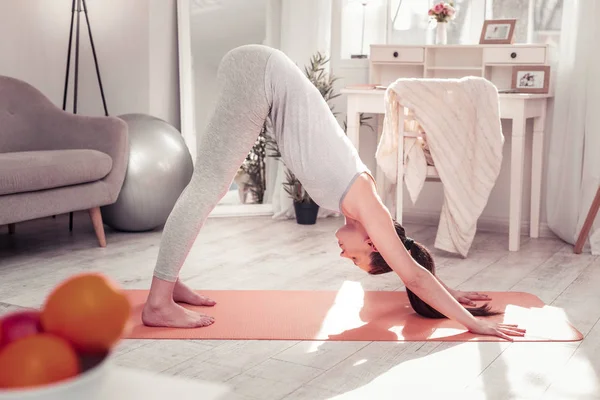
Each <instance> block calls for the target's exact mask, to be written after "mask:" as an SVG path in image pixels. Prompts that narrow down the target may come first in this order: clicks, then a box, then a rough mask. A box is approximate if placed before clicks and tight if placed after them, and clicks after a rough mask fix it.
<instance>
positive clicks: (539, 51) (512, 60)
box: [483, 46, 546, 64]
mask: <svg viewBox="0 0 600 400" xmlns="http://www.w3.org/2000/svg"><path fill="white" fill-rule="evenodd" d="M483 62H484V63H486V64H544V63H545V62H546V48H545V47H521V46H519V47H509V46H507V47H486V48H484V49H483Z"/></svg>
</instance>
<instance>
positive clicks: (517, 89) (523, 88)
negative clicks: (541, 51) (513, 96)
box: [511, 65, 550, 93]
mask: <svg viewBox="0 0 600 400" xmlns="http://www.w3.org/2000/svg"><path fill="white" fill-rule="evenodd" d="M511 89H512V91H513V92H514V93H548V92H549V90H550V66H549V65H515V66H514V67H513V70H512V79H511Z"/></svg>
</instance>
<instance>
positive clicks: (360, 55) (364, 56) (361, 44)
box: [350, 1, 367, 59]
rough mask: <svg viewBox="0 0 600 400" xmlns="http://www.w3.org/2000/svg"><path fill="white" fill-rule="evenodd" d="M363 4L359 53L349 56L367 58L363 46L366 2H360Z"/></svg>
mask: <svg viewBox="0 0 600 400" xmlns="http://www.w3.org/2000/svg"><path fill="white" fill-rule="evenodd" d="M362 6H363V17H362V36H361V40H360V54H352V55H351V56H350V58H354V59H356V58H367V55H366V54H365V53H364V48H365V23H366V14H367V2H366V1H363V2H362Z"/></svg>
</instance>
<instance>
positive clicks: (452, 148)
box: [376, 77, 504, 257]
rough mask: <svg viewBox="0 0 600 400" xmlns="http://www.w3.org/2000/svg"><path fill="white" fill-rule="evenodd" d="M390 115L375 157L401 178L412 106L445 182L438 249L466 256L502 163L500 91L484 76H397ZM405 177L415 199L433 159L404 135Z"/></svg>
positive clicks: (387, 172)
mask: <svg viewBox="0 0 600 400" xmlns="http://www.w3.org/2000/svg"><path fill="white" fill-rule="evenodd" d="M385 104H386V114H385V119H384V127H383V134H382V137H381V140H380V141H379V144H378V147H377V152H376V160H377V163H378V165H379V166H380V167H381V170H382V171H383V173H384V174H385V177H386V178H387V179H389V180H390V181H391V182H396V176H397V149H398V116H399V113H400V112H403V111H404V107H407V108H408V109H410V110H411V111H412V112H413V113H414V118H415V119H416V120H417V121H418V123H419V124H420V125H421V127H422V128H423V130H424V131H425V133H426V135H425V136H426V140H427V143H428V145H429V148H430V152H431V157H432V158H433V162H434V163H435V167H436V170H437V172H438V174H439V176H440V180H441V181H442V184H443V186H444V204H443V206H442V211H441V215H440V222H439V226H438V232H437V237H436V241H435V247H437V248H439V249H441V250H445V251H449V252H452V253H459V254H461V255H462V256H463V257H466V256H467V253H468V251H469V248H470V246H471V243H472V241H473V238H474V236H475V232H476V229H477V220H478V218H479V216H480V215H481V213H482V212H483V209H484V207H485V206H486V204H487V201H488V197H489V194H490V192H491V190H492V188H493V187H494V185H495V183H496V179H497V178H498V174H499V172H500V166H501V164H502V147H503V145H504V136H503V134H502V126H501V124H500V110H499V98H498V90H497V88H496V87H495V86H494V85H493V84H492V83H491V82H489V81H488V80H486V79H484V78H478V77H466V78H462V79H404V78H402V79H398V80H397V81H396V82H394V83H393V84H391V85H390V86H389V87H388V89H387V91H386V95H385ZM404 143H405V145H404V147H405V152H404V160H405V175H404V180H405V183H406V186H407V189H408V191H409V193H410V197H411V200H412V202H413V204H414V203H415V201H416V199H417V197H418V195H419V192H420V191H421V188H422V187H423V184H424V182H425V178H426V173H427V163H426V160H425V155H424V154H423V149H422V147H421V146H420V145H419V144H418V142H417V140H416V139H415V138H405V142H404Z"/></svg>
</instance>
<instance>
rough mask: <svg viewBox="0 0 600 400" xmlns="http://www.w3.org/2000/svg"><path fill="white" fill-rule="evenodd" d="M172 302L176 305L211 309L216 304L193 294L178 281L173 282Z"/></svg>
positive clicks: (204, 297)
mask: <svg viewBox="0 0 600 400" xmlns="http://www.w3.org/2000/svg"><path fill="white" fill-rule="evenodd" d="M173 300H174V301H175V302H176V303H187V304H191V305H193V306H208V307H212V306H214V305H215V304H216V302H215V301H214V300H211V299H209V298H208V297H206V296H201V295H199V294H198V293H196V292H194V291H193V290H192V289H190V288H189V287H188V286H186V285H185V284H183V282H181V281H180V280H179V279H178V280H177V282H175V287H174V288H173Z"/></svg>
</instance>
